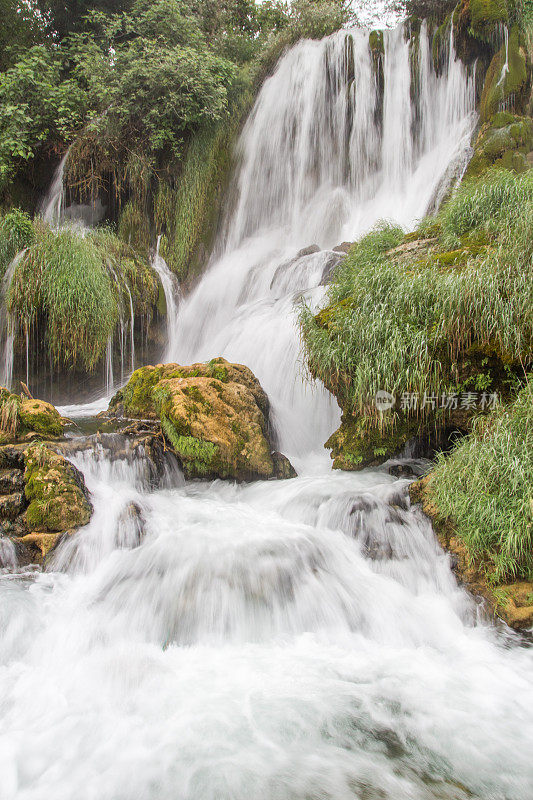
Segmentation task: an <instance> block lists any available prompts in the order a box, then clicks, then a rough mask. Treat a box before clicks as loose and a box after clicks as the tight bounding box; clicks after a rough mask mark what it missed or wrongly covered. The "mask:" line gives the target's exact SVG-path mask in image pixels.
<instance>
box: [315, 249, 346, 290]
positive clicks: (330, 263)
mask: <svg viewBox="0 0 533 800" xmlns="http://www.w3.org/2000/svg"><path fill="white" fill-rule="evenodd" d="M344 258H346V254H345V253H340V252H335V253H333V252H332V253H331V254H330V255H329V256H328V258H327V259H326V263H325V264H324V269H323V271H322V278H321V279H320V285H321V286H326V285H327V284H328V283H329V281H330V279H331V276H332V275H333V272H334V271H335V268H336V267H337V266H338V265H339V264H340V263H341V261H342V260H343V259H344Z"/></svg>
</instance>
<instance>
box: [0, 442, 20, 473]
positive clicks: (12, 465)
mask: <svg viewBox="0 0 533 800" xmlns="http://www.w3.org/2000/svg"><path fill="white" fill-rule="evenodd" d="M25 449H26V448H25V446H24V445H10V444H8V445H4V446H3V447H0V469H20V470H23V469H24V451H25Z"/></svg>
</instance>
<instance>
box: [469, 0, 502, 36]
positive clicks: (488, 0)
mask: <svg viewBox="0 0 533 800" xmlns="http://www.w3.org/2000/svg"><path fill="white" fill-rule="evenodd" d="M469 9H470V27H471V30H472V32H473V34H474V35H475V36H478V37H480V38H482V39H487V38H489V37H490V36H491V35H492V34H493V33H494V31H495V29H497V27H498V26H499V25H506V24H507V23H508V22H509V9H508V7H507V2H506V0H470V2H469Z"/></svg>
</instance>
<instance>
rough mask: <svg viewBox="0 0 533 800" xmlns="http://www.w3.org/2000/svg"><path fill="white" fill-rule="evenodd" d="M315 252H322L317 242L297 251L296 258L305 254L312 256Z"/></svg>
mask: <svg viewBox="0 0 533 800" xmlns="http://www.w3.org/2000/svg"><path fill="white" fill-rule="evenodd" d="M313 253H320V247H319V246H318V245H317V244H311V245H309V247H304V248H303V249H302V250H299V251H298V252H297V253H296V258H303V257H304V256H312V255H313Z"/></svg>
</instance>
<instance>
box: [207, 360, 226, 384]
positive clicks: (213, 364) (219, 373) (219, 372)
mask: <svg viewBox="0 0 533 800" xmlns="http://www.w3.org/2000/svg"><path fill="white" fill-rule="evenodd" d="M223 360H224V359H221V358H213V359H211V361H210V362H209V363H208V365H207V367H208V370H207V374H208V376H209V377H210V378H216V380H217V381H222V383H227V382H228V380H229V378H228V369H227V367H225V366H224V365H223V364H222V363H221V362H223Z"/></svg>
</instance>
